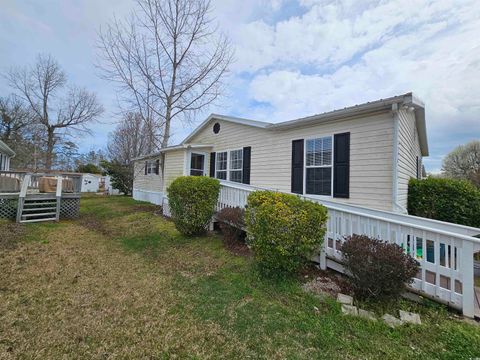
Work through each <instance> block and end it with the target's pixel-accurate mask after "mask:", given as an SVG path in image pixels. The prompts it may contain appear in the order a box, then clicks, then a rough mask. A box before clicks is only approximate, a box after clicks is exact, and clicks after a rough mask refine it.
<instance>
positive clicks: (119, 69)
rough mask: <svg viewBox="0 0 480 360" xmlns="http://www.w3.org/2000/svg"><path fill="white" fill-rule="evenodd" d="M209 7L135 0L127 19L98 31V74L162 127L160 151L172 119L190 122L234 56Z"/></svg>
mask: <svg viewBox="0 0 480 360" xmlns="http://www.w3.org/2000/svg"><path fill="white" fill-rule="evenodd" d="M210 7H211V6H210V1H208V0H137V9H136V11H134V12H133V13H132V14H131V15H130V17H128V18H127V19H125V20H123V21H120V20H117V19H115V20H114V21H113V23H111V24H110V25H108V26H107V28H106V29H105V30H103V31H100V35H99V39H100V41H99V49H100V55H101V59H102V61H101V62H100V63H99V64H98V66H99V67H100V68H101V69H102V70H103V76H104V77H105V78H106V79H110V80H112V81H115V82H116V83H118V84H119V85H120V89H121V90H123V91H124V93H125V94H127V95H129V96H131V99H132V101H133V102H134V104H136V108H137V109H138V110H137V111H138V112H139V113H140V114H141V115H142V116H143V118H144V119H146V121H147V122H150V123H151V125H152V126H155V127H161V129H162V132H161V134H160V135H161V142H160V147H165V146H167V145H168V142H169V139H170V135H171V122H172V120H174V119H176V118H180V119H181V120H189V119H190V118H191V116H192V115H193V114H195V113H196V112H197V111H200V110H202V109H203V108H204V107H206V106H208V105H209V104H211V103H212V102H214V101H215V100H216V99H217V98H218V97H219V96H220V95H221V94H222V92H223V82H222V79H223V78H224V76H225V75H226V73H227V69H228V66H229V65H230V63H231V61H232V56H233V52H232V50H231V47H230V45H229V41H228V39H227V38H226V37H225V36H223V35H222V34H218V31H217V28H216V26H214V24H213V21H212V19H211V18H210Z"/></svg>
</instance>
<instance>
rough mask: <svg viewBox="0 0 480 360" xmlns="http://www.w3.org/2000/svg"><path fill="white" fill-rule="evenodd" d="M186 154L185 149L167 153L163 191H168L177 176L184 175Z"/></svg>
mask: <svg viewBox="0 0 480 360" xmlns="http://www.w3.org/2000/svg"><path fill="white" fill-rule="evenodd" d="M185 154H186V151H185V150H183V149H180V150H173V151H168V152H166V153H165V167H164V172H165V181H164V183H163V192H164V193H166V192H167V187H168V186H169V185H170V183H171V182H172V181H173V180H175V178H177V177H179V176H182V175H183V174H184V169H185Z"/></svg>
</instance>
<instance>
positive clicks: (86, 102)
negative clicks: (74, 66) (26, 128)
mask: <svg viewBox="0 0 480 360" xmlns="http://www.w3.org/2000/svg"><path fill="white" fill-rule="evenodd" d="M6 78H7V79H8V81H9V83H10V86H11V87H12V88H13V89H14V90H15V91H16V92H17V93H18V95H19V97H20V98H22V100H23V101H25V102H26V104H27V105H28V106H29V108H30V110H31V111H32V113H33V114H34V119H35V121H36V122H37V123H38V124H40V125H41V127H43V129H44V131H45V133H46V135H45V136H46V151H45V154H46V158H45V167H46V168H47V169H51V167H52V163H53V158H54V149H55V144H56V143H57V142H58V141H59V140H60V139H63V138H64V137H65V136H68V135H71V134H72V133H73V132H77V133H78V132H87V133H88V132H89V129H88V127H87V125H88V124H89V123H90V122H91V121H93V120H95V119H97V118H98V117H99V116H100V115H101V114H102V112H103V107H102V106H101V105H100V104H99V102H98V100H97V97H96V95H95V94H94V93H91V92H88V91H87V90H85V89H82V88H79V87H76V86H67V78H66V75H65V73H64V72H63V70H62V69H61V68H60V65H59V64H58V63H57V61H56V60H55V59H53V58H52V57H51V56H50V55H39V56H38V57H37V60H36V63H35V64H34V65H33V66H30V67H24V68H13V69H11V70H10V72H8V73H7V75H6Z"/></svg>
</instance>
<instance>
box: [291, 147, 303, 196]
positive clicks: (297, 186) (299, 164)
mask: <svg viewBox="0 0 480 360" xmlns="http://www.w3.org/2000/svg"><path fill="white" fill-rule="evenodd" d="M292 193H296V194H303V139H301V140H293V141H292Z"/></svg>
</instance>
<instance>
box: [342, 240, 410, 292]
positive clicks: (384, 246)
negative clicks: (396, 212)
mask: <svg viewBox="0 0 480 360" xmlns="http://www.w3.org/2000/svg"><path fill="white" fill-rule="evenodd" d="M341 251H342V254H343V260H344V266H345V269H346V270H347V271H348V272H349V273H350V274H351V276H350V277H349V278H348V280H349V282H350V284H351V286H352V288H353V291H354V292H355V296H356V297H358V298H360V299H375V300H394V299H398V298H399V297H400V294H401V293H402V292H404V291H405V290H406V284H410V283H412V281H413V277H414V276H415V274H417V272H418V271H419V263H418V262H417V261H416V260H415V259H414V258H412V257H411V256H410V255H408V254H406V253H405V251H404V250H403V249H402V248H401V247H400V246H398V245H397V244H392V243H386V242H384V241H381V240H378V239H372V238H369V237H368V236H365V235H356V234H354V235H353V236H351V237H348V238H347V239H345V242H344V243H343V245H342V249H341Z"/></svg>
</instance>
